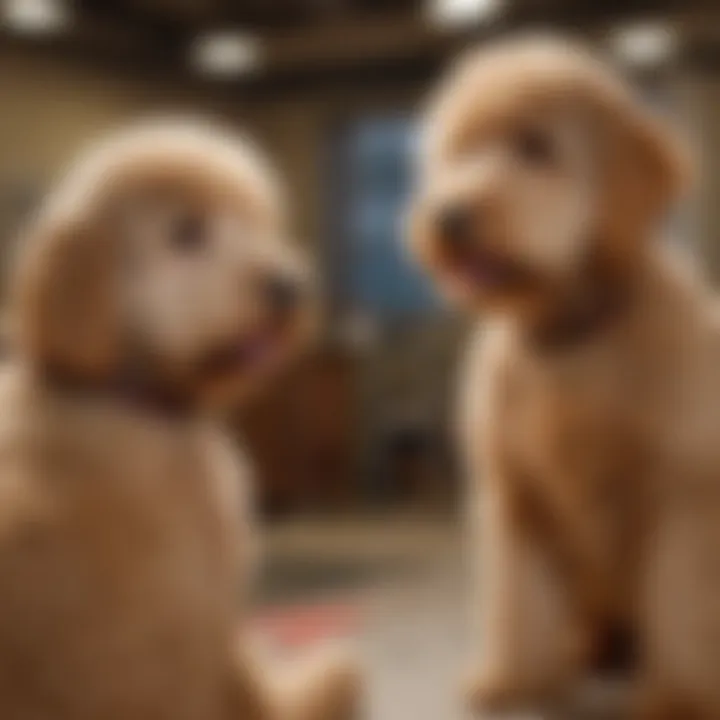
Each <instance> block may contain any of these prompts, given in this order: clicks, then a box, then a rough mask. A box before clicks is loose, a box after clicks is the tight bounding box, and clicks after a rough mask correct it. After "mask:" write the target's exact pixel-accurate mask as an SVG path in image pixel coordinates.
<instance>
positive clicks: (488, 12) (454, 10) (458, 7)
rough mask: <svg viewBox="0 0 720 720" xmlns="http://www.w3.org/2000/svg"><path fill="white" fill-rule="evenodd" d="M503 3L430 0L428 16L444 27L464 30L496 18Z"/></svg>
mask: <svg viewBox="0 0 720 720" xmlns="http://www.w3.org/2000/svg"><path fill="white" fill-rule="evenodd" d="M503 5H504V2H503V0H430V2H429V5H428V18H429V20H430V22H431V23H432V24H433V25H436V26H437V27H440V28H442V29H450V30H462V29H463V28H467V27H471V26H473V25H478V24H480V23H484V22H489V21H491V20H493V19H495V17H497V15H498V14H499V13H500V11H501V10H502V8H503Z"/></svg>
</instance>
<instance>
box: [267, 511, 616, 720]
mask: <svg viewBox="0 0 720 720" xmlns="http://www.w3.org/2000/svg"><path fill="white" fill-rule="evenodd" d="M265 545H266V548H265V558H266V560H265V565H264V567H265V570H264V572H263V575H262V580H261V583H260V590H259V593H258V606H259V607H258V613H259V627H261V628H263V629H264V630H266V631H267V632H268V634H270V635H273V634H274V637H275V640H276V641H278V638H280V640H279V642H290V643H292V644H294V645H298V644H300V645H303V644H305V645H307V644H312V643H313V642H319V641H321V640H322V639H323V637H332V636H337V635H350V636H353V637H354V638H355V639H356V640H357V643H358V648H359V651H360V653H361V656H362V660H363V664H364V665H365V668H366V672H367V687H368V693H369V695H368V708H367V713H366V717H367V720H462V719H463V718H465V717H467V716H466V715H465V714H464V712H463V710H462V707H461V704H460V692H459V685H460V683H459V678H460V677H462V673H463V669H464V668H465V666H466V664H467V663H466V660H467V659H468V658H469V657H470V655H471V654H472V652H476V651H477V650H478V647H477V645H478V643H477V642H473V641H472V637H471V628H470V623H469V621H468V613H467V604H468V603H467V598H468V588H467V586H466V585H467V583H466V581H465V580H464V574H463V572H462V533H461V532H460V528H459V527H458V524H457V523H456V522H452V521H449V520H447V519H445V520H437V519H432V520H431V519H424V520H420V519H417V518H408V517H406V518H397V517H395V518H384V519H364V520H342V521H339V520H338V521H335V522H328V521H315V522H308V521H305V522H296V523H292V524H284V525H280V526H271V527H269V528H267V529H266V532H265ZM583 705H587V703H583ZM594 706H597V703H595V702H592V703H590V708H592V707H594ZM609 717H610V716H608V715H607V713H606V714H604V715H603V714H598V711H597V710H596V711H594V712H590V711H589V709H586V710H584V711H583V712H580V711H579V710H578V711H574V712H572V713H570V714H569V715H568V714H565V715H564V716H563V720H575V719H577V720H599V718H603V720H607V719H608V718H609ZM513 720H519V719H518V718H514V719H513ZM553 720H558V719H557V718H553Z"/></svg>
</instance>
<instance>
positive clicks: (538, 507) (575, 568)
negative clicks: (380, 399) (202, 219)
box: [411, 38, 720, 720]
mask: <svg viewBox="0 0 720 720" xmlns="http://www.w3.org/2000/svg"><path fill="white" fill-rule="evenodd" d="M528 128H530V130H528ZM538 128H539V129H538ZM528 132H530V133H531V135H530V136H528V135H527V133H528ZM542 133H546V135H542ZM538 134H539V135H538ZM528 137H530V140H528V139H527V138H528ZM538 137H540V139H539V140H538ZM426 141H427V142H426V146H425V159H426V162H425V166H424V177H423V182H422V183H421V188H420V191H419V195H418V198H417V200H416V203H415V207H414V209H413V217H412V238H411V241H412V243H413V245H414V247H415V249H416V250H417V252H418V253H419V255H420V257H421V258H422V259H423V260H424V262H425V263H426V264H427V265H428V267H429V268H430V270H431V272H432V273H433V274H434V275H435V277H436V278H437V279H438V282H439V284H440V285H441V287H443V288H445V289H447V290H449V291H450V292H451V293H452V294H453V295H454V296H455V297H460V299H461V301H463V302H465V303H466V304H469V305H470V306H471V307H472V308H474V309H478V310H480V311H482V312H484V313H485V314H487V315H488V317H487V318H486V321H485V322H484V323H483V327H482V328H479V329H478V330H477V332H476V338H475V339H474V340H473V342H472V344H471V351H470V352H469V354H468V358H467V364H466V367H465V372H464V374H463V378H462V384H461V389H462V403H461V405H462V422H461V426H462V440H463V445H464V450H465V456H466V458H467V466H468V473H469V477H470V497H469V500H468V502H469V512H470V514H471V516H472V517H473V521H474V520H475V519H477V521H478V532H479V533H480V535H479V536H478V537H477V538H476V540H475V542H476V543H477V548H478V550H480V551H481V552H482V559H480V558H479V557H478V558H477V559H476V564H477V566H478V567H479V569H480V578H481V583H480V590H481V595H482V600H481V606H482V617H481V626H482V638H483V639H482V642H483V644H484V658H483V662H482V664H481V666H480V669H478V670H476V671H474V672H473V673H472V676H471V679H470V686H469V696H470V701H471V703H472V705H473V706H474V707H475V708H478V709H479V708H482V709H487V708H508V707H514V706H518V705H530V706H534V707H537V706H538V705H540V704H542V703H544V702H545V701H547V700H556V699H557V698H558V697H562V696H564V695H565V694H566V693H567V692H568V691H569V690H570V689H571V688H572V687H573V686H574V685H575V684H576V683H577V681H578V680H579V679H580V678H581V677H582V676H583V675H585V674H586V673H588V672H590V670H591V668H592V667H593V665H594V663H595V661H596V660H597V659H598V658H599V656H600V654H601V653H602V651H603V644H604V643H605V641H606V638H607V636H608V633H610V632H611V630H612V629H613V628H617V627H623V628H627V629H629V631H630V632H631V633H632V635H634V636H635V638H636V639H637V642H638V645H639V648H638V650H639V657H638V667H637V674H636V675H634V677H633V679H634V681H635V682H634V692H633V693H632V695H633V697H634V698H635V701H636V702H635V705H634V708H635V709H634V716H635V717H638V718H640V717H642V718H646V719H647V720H660V719H661V718H662V719H670V718H673V719H677V720H680V718H690V717H692V718H703V719H705V720H710V719H711V718H716V717H718V716H720V692H719V691H718V688H719V687H720V683H718V680H719V679H720V676H719V675H718V647H720V646H719V645H718V643H717V638H718V633H720V611H718V607H720V604H719V603H718V601H719V600H720V585H719V584H718V581H717V573H716V570H715V566H716V563H717V556H718V551H719V550H720V531H719V530H718V528H720V435H719V434H718V427H720V425H719V421H720V416H719V414H718V407H720V373H719V372H718V366H720V317H719V316H718V313H717V306H716V300H715V299H714V298H713V297H712V295H711V294H710V292H709V291H708V289H707V287H706V286H705V284H704V283H703V282H702V280H701V279H700V278H698V277H697V276H696V274H695V273H694V272H693V271H692V270H691V269H689V268H687V267H685V264H684V263H683V262H682V261H681V259H680V258H678V257H676V254H675V253H674V252H673V251H670V250H668V248H667V247H665V246H663V245H662V244H661V243H660V241H659V240H658V238H657V237H656V236H657V234H658V228H659V224H660V222H661V221H662V220H663V218H664V216H665V214H666V212H667V210H668V208H669V206H670V204H671V202H673V201H674V200H675V199H676V198H677V196H678V193H679V191H680V189H681V188H682V187H683V182H684V178H685V176H686V174H687V171H686V167H685V161H684V159H683V157H682V153H681V152H679V151H678V148H677V145H676V143H675V140H674V138H673V137H672V136H671V135H670V134H669V133H667V131H666V130H665V129H663V128H662V126H661V125H660V123H659V122H658V121H657V120H656V119H655V118H654V117H652V116H651V115H649V114H648V112H647V111H646V110H645V109H644V108H643V107H642V106H641V104H640V103H639V102H638V101H636V100H635V99H634V98H633V96H632V94H631V93H630V91H629V90H628V88H627V87H626V86H625V85H624V84H622V83H621V81H619V80H618V79H617V78H616V77H615V76H614V75H613V74H612V73H611V72H610V71H609V70H608V69H607V68H606V67H605V66H604V65H603V64H602V63H601V62H600V61H598V60H597V59H595V58H594V57H591V56H590V55H589V54H588V53H587V52H586V51H585V50H584V49H583V48H579V47H576V46H574V45H573V44H571V43H568V42H565V41H563V40H558V39H553V38H535V39H531V38H524V39H521V40H513V41H504V42H501V43H499V44H498V45H496V46H492V47H490V48H486V49H482V50H480V51H479V52H476V53H471V55H470V56H468V57H467V58H465V59H463V60H462V61H461V62H460V63H459V65H458V66H457V67H456V68H455V69H454V70H453V71H452V72H451V74H450V77H449V78H448V79H447V81H446V82H445V83H444V84H443V85H442V86H441V87H440V90H439V92H438V94H437V95H436V97H435V98H434V101H433V103H432V104H431V109H430V111H429V113H428V123H427V135H426ZM468 168H470V169H468ZM461 173H465V175H464V176H463V177H464V178H465V179H464V180H463V179H461ZM468 177H469V178H470V179H469V180H468ZM458 200H461V201H462V202H463V203H464V208H465V209H466V210H467V211H469V212H470V213H471V216H472V217H473V218H474V219H475V224H474V225H471V226H470V230H468V229H467V224H466V226H465V235H464V237H463V238H461V239H462V241H463V246H462V253H463V254H462V255H461V258H460V260H458V258H457V256H456V255H452V254H450V255H449V254H448V252H447V242H445V241H444V237H443V233H442V231H441V229H440V228H439V223H438V220H437V218H438V214H439V212H440V209H441V208H442V206H443V204H444V203H448V202H450V203H453V202H454V203H457V202H458ZM480 208H482V213H483V214H482V221H479V220H478V219H477V217H478V213H480V212H481V210H480ZM523 215H526V216H527V217H523ZM567 218H570V219H569V220H567ZM544 227H547V228H548V229H547V232H545V230H544V229H543V228H544ZM553 233H564V236H563V242H561V243H560V244H559V245H558V247H559V250H558V248H555V251H554V252H553V254H552V256H550V254H549V250H548V244H551V243H552V242H553V241H554V238H553ZM468 245H470V246H472V247H471V249H468ZM478 248H480V250H479V249H478ZM488 248H492V255H489V256H488V255H487V252H488ZM453 252H455V250H453ZM488 257H489V258H490V260H489V261H488V260H487V258H488ZM498 258H500V260H498ZM488 262H490V263H491V267H490V269H488V268H487V267H486V265H487V263H488ZM512 263H516V264H520V265H521V266H522V267H523V268H524V269H526V270H527V272H526V273H525V274H523V275H521V276H519V277H520V278H521V279H522V282H515V283H512V282H509V281H507V282H506V280H507V278H511V279H515V278H516V277H518V276H517V275H510V274H508V272H509V271H506V267H507V266H512V267H514V265H511V264H512ZM468 265H469V267H467V266H468ZM571 331H572V332H571ZM581 331H582V332H581Z"/></svg>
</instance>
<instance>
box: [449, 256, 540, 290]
mask: <svg viewBox="0 0 720 720" xmlns="http://www.w3.org/2000/svg"><path fill="white" fill-rule="evenodd" d="M442 265H443V266H444V268H445V273H446V274H447V275H448V279H449V280H450V282H451V283H453V284H457V285H460V286H462V287H463V288H465V289H466V290H470V291H481V292H482V291H485V292H513V291H519V290H524V289H528V288H529V287H530V286H532V285H534V283H535V276H534V273H533V272H532V271H531V270H530V268H528V267H527V266H525V265H523V264H522V263H520V262H518V261H516V260H513V259H512V258H510V257H508V256H507V255H505V254H503V253H501V252H498V251H496V250H492V249H489V248H487V247H484V246H482V245H466V246H463V247H453V248H451V249H445V250H444V251H443V252H442Z"/></svg>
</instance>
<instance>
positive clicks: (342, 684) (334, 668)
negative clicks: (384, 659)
mask: <svg viewBox="0 0 720 720" xmlns="http://www.w3.org/2000/svg"><path fill="white" fill-rule="evenodd" d="M231 698H232V699H231V703H230V704H231V712H230V718H229V720H356V719H357V718H358V717H359V716H360V704H361V680H360V671H359V669H358V667H357V664H356V662H355V659H354V658H353V657H352V655H351V654H350V653H348V652H346V651H345V650H344V649H342V648H340V647H334V646H332V647H327V648H322V649H320V650H318V651H315V652H311V653H310V654H309V655H308V656H306V657H304V658H303V659H302V660H299V661H295V662H293V663H291V666H290V667H283V666H282V663H278V662H271V661H270V660H269V658H264V657H262V656H261V653H259V652H257V651H256V649H254V648H252V647H250V645H249V643H248V642H247V640H246V639H243V642H242V643H241V644H239V645H238V647H237V648H236V650H235V662H234V670H233V678H232V695H231Z"/></svg>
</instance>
